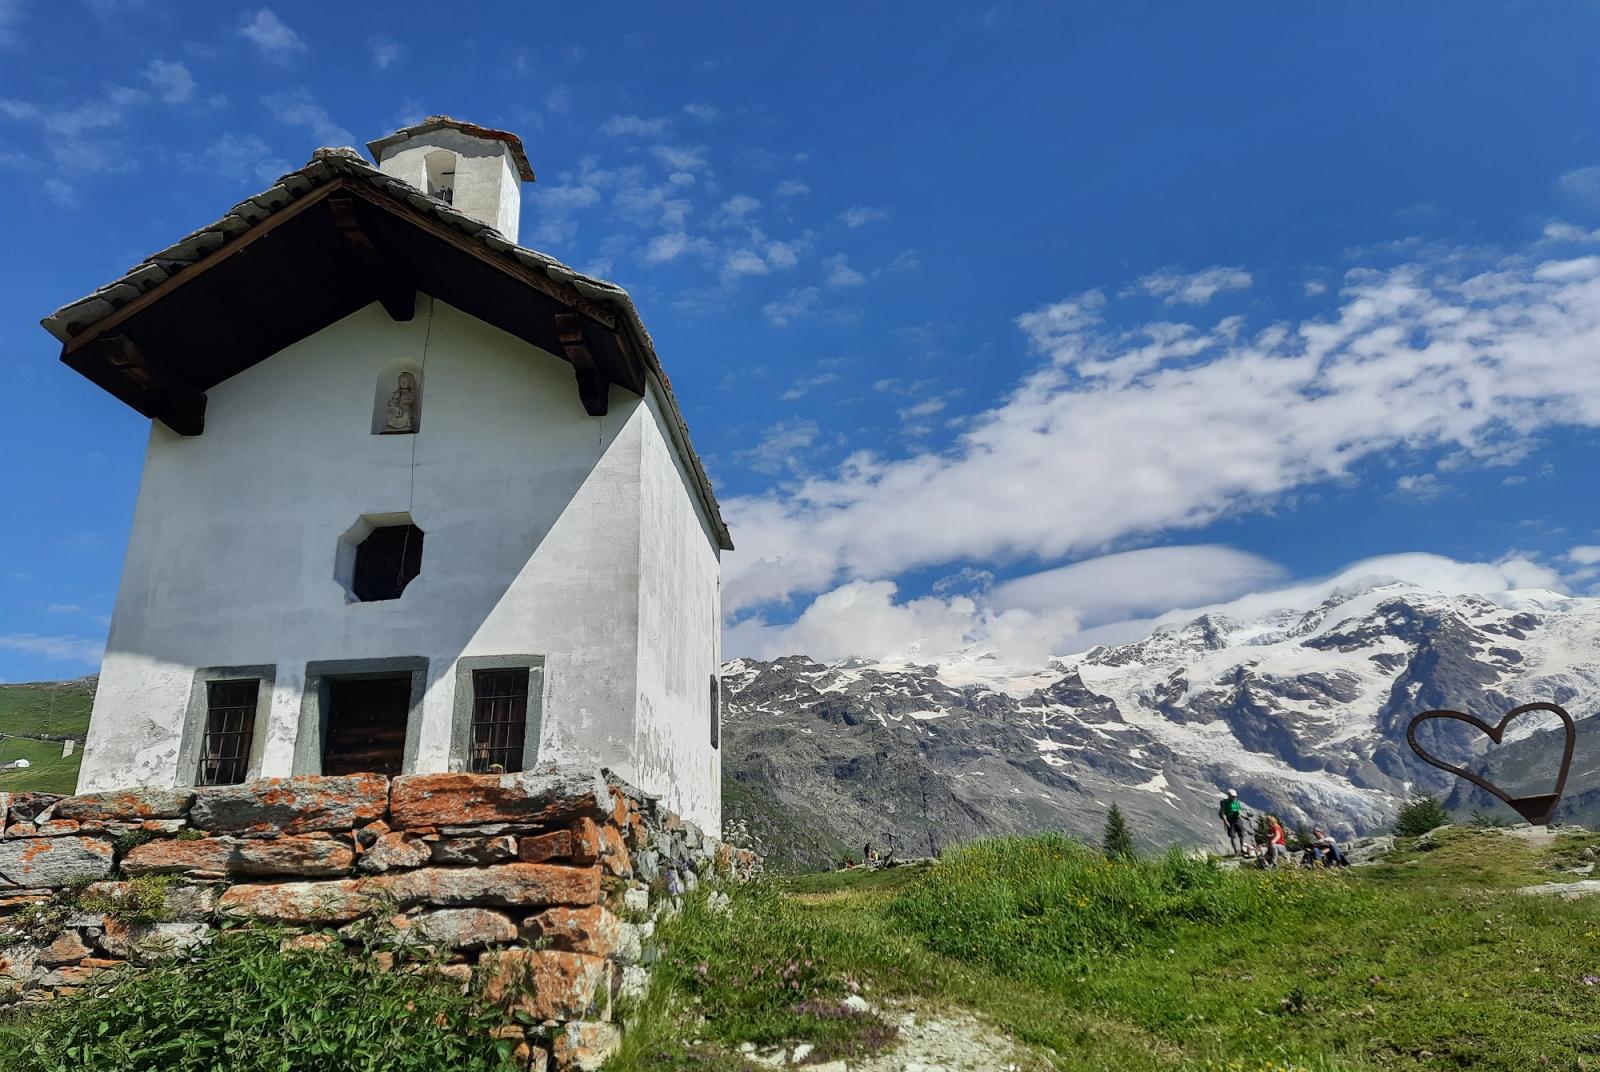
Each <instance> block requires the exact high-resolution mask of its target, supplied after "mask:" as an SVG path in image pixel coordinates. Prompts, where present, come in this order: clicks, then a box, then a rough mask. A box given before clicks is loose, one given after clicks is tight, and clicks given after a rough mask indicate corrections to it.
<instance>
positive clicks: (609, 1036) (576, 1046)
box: [550, 1023, 622, 1072]
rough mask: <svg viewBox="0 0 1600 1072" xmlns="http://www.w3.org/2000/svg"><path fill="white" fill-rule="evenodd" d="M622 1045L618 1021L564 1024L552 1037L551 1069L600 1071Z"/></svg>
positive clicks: (566, 1071) (557, 1070)
mask: <svg viewBox="0 0 1600 1072" xmlns="http://www.w3.org/2000/svg"><path fill="white" fill-rule="evenodd" d="M621 1048H622V1031H621V1030H620V1029H619V1028H618V1027H617V1025H616V1024H606V1023H570V1024H562V1025H561V1027H560V1028H558V1029H557V1030H556V1034H555V1038H554V1039H552V1040H551V1047H550V1051H551V1068H552V1072H600V1069H601V1068H602V1067H603V1066H604V1065H605V1063H606V1062H607V1061H609V1060H610V1059H611V1058H612V1057H613V1056H614V1055H615V1054H616V1052H617V1051H618V1050H620V1049H621Z"/></svg>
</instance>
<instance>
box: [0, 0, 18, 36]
mask: <svg viewBox="0 0 1600 1072" xmlns="http://www.w3.org/2000/svg"><path fill="white" fill-rule="evenodd" d="M22 5H23V0H0V48H12V47H15V46H16V45H20V44H21V43H22Z"/></svg>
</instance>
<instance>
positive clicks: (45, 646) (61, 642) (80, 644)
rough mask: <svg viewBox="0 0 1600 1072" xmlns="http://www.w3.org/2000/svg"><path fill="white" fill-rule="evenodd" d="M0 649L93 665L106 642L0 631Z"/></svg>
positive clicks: (65, 661) (98, 659)
mask: <svg viewBox="0 0 1600 1072" xmlns="http://www.w3.org/2000/svg"><path fill="white" fill-rule="evenodd" d="M0 650H6V651H24V652H27V653H28V654H29V655H42V656H44V657H45V658H46V659H55V660H57V661H59V662H64V663H81V664H84V665H88V666H94V665H98V664H99V662H100V657H101V656H102V655H104V654H105V650H106V642H105V641H104V640H89V639H87V638H84V637H71V636H41V635H39V634H38V633H0Z"/></svg>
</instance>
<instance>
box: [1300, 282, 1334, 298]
mask: <svg viewBox="0 0 1600 1072" xmlns="http://www.w3.org/2000/svg"><path fill="white" fill-rule="evenodd" d="M1302 287H1303V288H1304V289H1305V292H1306V297H1308V298H1315V297H1316V296H1317V295H1318V294H1326V293H1327V292H1328V284H1326V283H1324V282H1322V281H1321V280H1320V279H1307V280H1306V281H1305V283H1303V284H1302Z"/></svg>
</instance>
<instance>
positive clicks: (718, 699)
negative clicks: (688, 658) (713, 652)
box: [711, 674, 722, 748]
mask: <svg viewBox="0 0 1600 1072" xmlns="http://www.w3.org/2000/svg"><path fill="white" fill-rule="evenodd" d="M711 747H712V748H721V747H722V679H721V678H719V677H718V676H717V675H716V674H712V675H711Z"/></svg>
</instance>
